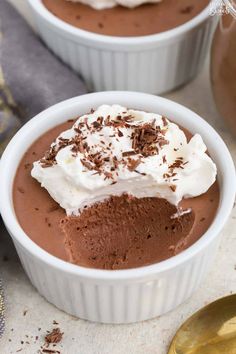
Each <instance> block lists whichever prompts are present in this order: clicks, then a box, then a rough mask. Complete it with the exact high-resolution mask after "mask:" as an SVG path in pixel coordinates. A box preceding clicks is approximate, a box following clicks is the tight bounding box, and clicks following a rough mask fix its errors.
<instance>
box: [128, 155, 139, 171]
mask: <svg viewBox="0 0 236 354" xmlns="http://www.w3.org/2000/svg"><path fill="white" fill-rule="evenodd" d="M140 163H141V158H139V159H138V160H133V159H128V164H127V167H128V169H129V171H131V172H132V171H135V170H136V168H137V167H138V166H139V165H140Z"/></svg>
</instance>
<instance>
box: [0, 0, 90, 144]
mask: <svg viewBox="0 0 236 354" xmlns="http://www.w3.org/2000/svg"><path fill="white" fill-rule="evenodd" d="M0 24H1V25H0V26H1V27H0V28H1V33H0V144H1V143H2V144H3V141H6V140H7V139H8V138H9V137H10V136H11V133H12V132H13V133H14V131H15V130H16V129H18V128H19V126H20V124H22V123H24V122H26V121H27V120H28V119H29V118H31V117H33V116H34V115H35V114H37V113H39V112H40V111H42V110H43V109H45V108H47V107H49V106H51V105H53V104H55V103H57V102H59V101H62V100H64V99H66V98H69V97H73V96H77V95H80V94H82V93H85V92H86V88H85V86H84V84H83V82H82V81H81V79H80V78H79V77H78V76H77V74H75V73H74V72H73V71H72V70H71V69H69V68H68V67H67V66H66V65H64V64H63V63H62V62H61V61H60V60H59V59H57V58H56V57H55V56H54V55H53V54H52V53H51V52H50V51H49V50H48V49H47V48H46V47H45V46H44V44H43V43H42V42H41V41H40V39H39V38H38V37H37V35H36V34H35V33H34V32H33V31H32V29H31V28H30V27H29V25H28V24H27V23H26V22H25V20H24V19H23V18H22V17H21V16H20V15H19V14H18V12H17V11H16V10H15V9H14V8H13V7H12V6H11V5H10V4H9V3H8V2H7V1H0Z"/></svg>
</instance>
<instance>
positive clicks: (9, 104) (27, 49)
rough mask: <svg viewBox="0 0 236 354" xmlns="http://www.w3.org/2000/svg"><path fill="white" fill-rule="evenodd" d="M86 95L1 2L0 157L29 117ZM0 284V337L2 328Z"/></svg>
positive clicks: (1, 0) (80, 84)
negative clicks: (52, 106)
mask: <svg viewBox="0 0 236 354" xmlns="http://www.w3.org/2000/svg"><path fill="white" fill-rule="evenodd" d="M85 92H86V88H85V86H84V84H83V82H82V81H81V80H80V78H79V77H78V76H77V74H75V73H74V72H73V71H71V69H69V68H68V67H67V66H66V65H64V64H63V63H62V62H61V61H60V60H59V59H57V58H56V57H55V56H54V55H53V54H52V53H51V52H50V51H49V50H48V49H47V48H46V47H45V46H44V45H43V43H42V42H41V41H40V39H39V38H38V37H37V35H36V34H35V33H34V32H33V31H32V29H31V28H30V27H29V26H28V25H27V23H26V22H25V21H24V19H23V18H22V17H21V16H20V15H19V14H18V12H17V11H16V10H15V9H14V8H13V7H12V6H11V5H10V4H9V3H8V2H7V1H6V0H0V155H1V152H2V151H3V149H4V148H5V146H6V144H7V142H8V141H9V139H10V138H11V137H12V135H13V134H14V133H15V132H16V130H17V129H19V127H20V126H21V125H22V124H24V123H25V122H26V121H27V120H28V119H29V118H31V117H33V116H34V115H35V114H37V113H39V112H40V111H42V110H44V109H45V108H47V107H49V106H51V105H53V104H55V103H57V102H59V101H62V100H64V99H67V98H70V97H73V96H77V95H80V94H83V93H85ZM3 312H4V303H3V292H2V286H1V282H0V337H1V335H2V333H3V329H4V313H3Z"/></svg>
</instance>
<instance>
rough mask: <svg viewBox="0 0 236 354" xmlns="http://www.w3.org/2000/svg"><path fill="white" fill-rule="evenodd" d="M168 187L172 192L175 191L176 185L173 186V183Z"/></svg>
mask: <svg viewBox="0 0 236 354" xmlns="http://www.w3.org/2000/svg"><path fill="white" fill-rule="evenodd" d="M170 189H171V190H172V191H173V192H175V191H176V189H177V186H175V185H174V184H173V185H171V186H170Z"/></svg>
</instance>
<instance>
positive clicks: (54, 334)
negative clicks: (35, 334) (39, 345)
mask: <svg viewBox="0 0 236 354" xmlns="http://www.w3.org/2000/svg"><path fill="white" fill-rule="evenodd" d="M63 334H64V333H63V332H61V330H60V328H54V329H53V330H52V331H51V332H50V333H49V334H47V335H46V336H45V343H46V344H50V343H59V342H60V341H61V340H62V337H63Z"/></svg>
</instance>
